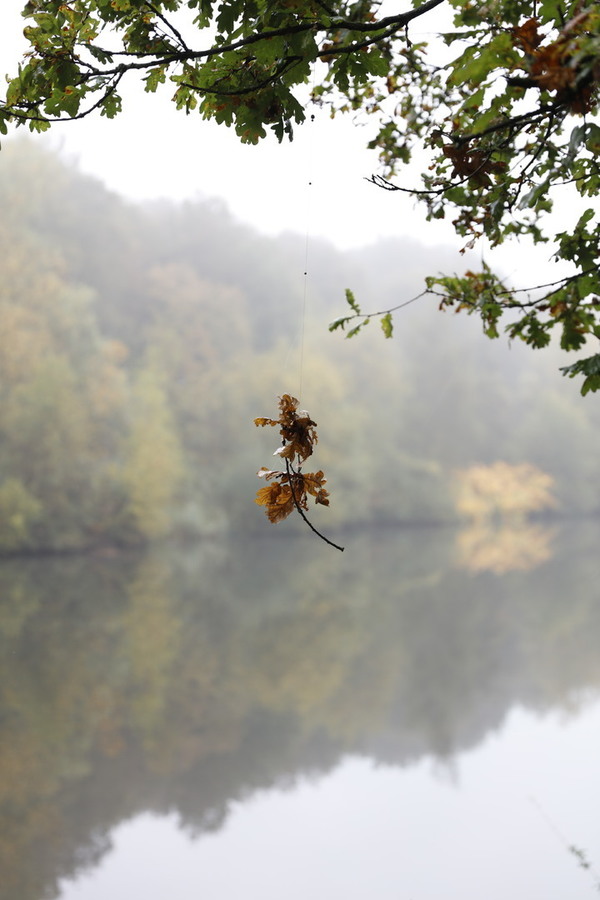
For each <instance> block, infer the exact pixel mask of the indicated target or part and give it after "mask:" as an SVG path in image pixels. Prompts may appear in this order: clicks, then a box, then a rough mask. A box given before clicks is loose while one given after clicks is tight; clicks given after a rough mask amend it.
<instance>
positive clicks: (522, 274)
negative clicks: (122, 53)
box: [0, 0, 553, 284]
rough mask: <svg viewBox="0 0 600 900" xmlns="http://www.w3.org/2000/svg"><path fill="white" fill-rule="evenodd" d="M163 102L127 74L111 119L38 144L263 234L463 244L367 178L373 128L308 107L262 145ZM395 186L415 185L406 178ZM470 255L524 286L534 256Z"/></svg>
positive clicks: (136, 190) (12, 43) (12, 57)
mask: <svg viewBox="0 0 600 900" xmlns="http://www.w3.org/2000/svg"><path fill="white" fill-rule="evenodd" d="M21 5H22V4H21V2H15V0H13V2H11V3H10V4H8V3H6V4H3V5H2V6H1V7H0V59H1V60H2V64H1V66H0V68H2V70H3V71H4V72H9V73H13V72H15V71H16V67H17V62H18V60H19V58H20V53H21V52H22V49H23V47H24V45H25V42H24V39H23V37H22V29H23V20H22V18H21V16H20V13H19V10H20V9H21ZM170 96H171V89H170V87H169V85H167V86H166V87H165V88H164V89H163V91H162V93H159V94H153V95H148V94H145V93H144V91H143V90H142V89H141V88H140V87H138V86H136V85H135V83H134V81H133V79H132V80H131V81H130V82H129V87H126V91H125V98H124V112H123V113H122V114H121V115H120V116H118V117H117V118H116V119H114V120H112V121H110V120H106V119H104V118H100V117H92V118H90V119H85V120H83V121H78V122H74V123H66V124H64V125H60V126H59V125H55V126H53V127H52V129H51V131H50V132H49V134H48V135H44V136H42V137H41V138H38V139H41V140H43V141H44V142H50V144H51V145H52V146H54V147H61V148H62V150H63V152H64V153H66V155H67V156H68V157H69V158H71V159H74V160H77V162H78V164H79V166H80V168H81V169H82V170H83V171H85V172H89V173H92V174H95V175H97V176H99V177H100V178H101V179H102V180H103V181H105V182H106V184H107V185H108V186H109V187H111V188H113V189H115V190H117V191H118V192H119V193H122V194H124V195H126V196H128V197H131V198H133V199H145V198H155V197H170V198H174V199H178V200H180V199H185V198H191V197H215V196H216V197H221V198H223V199H224V200H225V202H226V204H227V206H228V207H229V209H230V210H231V211H232V212H233V213H234V215H235V216H236V217H237V218H239V219H241V220H243V221H245V222H247V223H249V224H251V225H253V226H254V227H256V228H258V229H259V230H261V231H263V232H266V233H268V234H278V233H280V232H282V231H289V230H292V231H295V232H297V233H299V234H302V235H304V234H308V236H309V237H314V238H318V237H324V238H327V239H328V240H330V241H331V242H332V243H334V244H336V245H337V246H338V247H340V248H342V249H344V248H351V247H359V246H364V245H365V244H369V243H372V242H374V241H376V240H377V239H378V238H380V237H399V238H402V237H403V236H410V237H412V238H418V239H419V240H422V241H423V242H424V243H427V244H430V245H431V244H440V243H444V244H452V245H454V246H456V247H460V245H461V244H460V241H459V240H458V239H457V238H456V237H455V235H454V233H453V230H452V226H451V224H450V222H449V221H443V222H427V221H426V220H425V216H424V213H423V211H422V210H421V209H420V208H415V205H414V202H413V201H412V199H411V198H410V197H408V196H407V195H406V194H401V193H394V194H390V193H388V192H386V191H383V190H380V189H378V188H376V187H374V186H373V185H371V184H369V183H368V181H367V180H366V178H367V177H368V176H369V175H370V174H372V173H373V172H376V171H377V154H376V153H375V152H373V151H368V150H366V149H365V147H366V144H367V141H368V140H369V138H370V136H371V135H372V134H373V132H374V130H375V123H367V124H366V125H362V126H361V125H359V124H358V123H356V122H353V121H352V120H351V118H350V117H348V116H338V117H337V118H336V119H335V120H333V121H332V120H331V119H330V118H329V116H328V115H327V114H325V113H324V112H319V111H318V110H311V111H313V112H315V114H316V118H315V121H314V122H312V123H310V122H307V123H306V124H305V125H304V126H301V127H299V128H297V129H296V134H295V139H294V141H293V143H291V144H290V143H289V142H287V141H286V143H285V144H283V145H279V144H278V143H277V141H276V140H275V139H274V138H273V139H271V138H267V139H266V140H265V141H263V142H261V143H260V144H259V145H258V146H256V147H251V146H245V145H242V144H241V143H240V142H239V139H238V138H237V137H236V135H235V133H234V132H233V130H231V129H228V128H226V127H224V126H218V125H216V124H214V123H209V122H205V121H204V120H203V119H201V117H200V116H199V115H198V114H197V113H194V114H191V115H189V116H186V115H185V114H184V113H183V112H178V111H177V110H176V109H175V107H174V105H173V104H172V103H171V101H170ZM18 133H20V134H24V133H27V132H25V130H24V129H19V130H18ZM0 163H1V157H0ZM398 181H399V182H400V183H406V184H410V183H411V182H410V177H409V175H408V173H406V175H401V176H399V178H398ZM309 185H310V186H309ZM477 250H478V252H482V253H483V254H485V256H486V259H488V260H489V261H490V262H491V263H492V264H494V263H495V264H496V265H498V266H499V267H500V268H501V270H503V271H504V272H505V273H507V274H512V275H514V277H515V279H516V280H517V281H519V282H520V283H521V284H531V283H532V280H531V279H532V275H531V263H532V256H531V250H530V249H529V250H526V251H525V252H521V253H520V252H519V248H518V247H517V248H516V247H514V245H513V246H511V247H508V248H506V249H504V248H503V249H501V250H500V251H495V252H494V257H493V258H491V257H490V253H489V250H488V248H487V247H486V246H485V244H483V245H482V246H481V247H478V248H477ZM535 258H536V271H535V274H534V278H537V279H539V277H542V280H543V278H545V277H547V275H548V274H549V273H548V272H547V271H546V266H545V262H546V260H547V258H548V250H546V249H542V250H541V251H540V252H538V253H536V257H535ZM552 274H553V273H552ZM533 283H535V280H534V281H533Z"/></svg>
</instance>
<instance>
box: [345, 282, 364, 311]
mask: <svg viewBox="0 0 600 900" xmlns="http://www.w3.org/2000/svg"><path fill="white" fill-rule="evenodd" d="M345 293H346V303H347V304H348V306H349V307H350V309H352V310H354V312H355V313H356V315H357V316H360V314H361V312H360V306H359V305H358V303H357V302H356V298H355V296H354V294H353V293H352V291H351V290H350V288H346V291H345Z"/></svg>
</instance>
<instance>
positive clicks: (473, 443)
mask: <svg viewBox="0 0 600 900" xmlns="http://www.w3.org/2000/svg"><path fill="white" fill-rule="evenodd" d="M0 203H1V206H2V219H1V221H0V342H1V353H0V397H1V403H0V552H4V553H12V552H20V551H37V550H67V549H69V550H73V549H81V548H87V547H91V546H98V545H107V544H113V545H114V544H117V545H137V544H141V543H145V542H147V541H148V540H153V539H155V538H159V537H164V536H169V535H172V536H176V537H184V538H198V537H201V536H206V535H214V534H219V533H223V532H226V531H244V532H248V531H250V530H251V531H259V532H263V533H264V532H265V531H266V530H267V529H273V528H275V529H277V531H278V532H281V531H282V530H286V529H293V528H295V527H299V526H300V527H302V523H301V522H298V523H297V524H296V525H294V524H292V523H291V522H286V523H285V524H283V525H277V526H271V525H269V524H268V523H267V522H266V520H265V518H264V516H263V514H262V512H261V510H260V509H259V507H257V506H256V505H255V504H254V503H253V498H254V495H255V492H256V490H257V489H258V487H260V483H259V482H257V479H256V472H257V470H258V469H259V468H260V467H261V466H262V465H265V464H269V463H270V460H271V459H272V457H271V454H272V452H273V449H274V448H275V446H276V443H274V441H273V432H270V433H265V432H263V431H262V430H260V431H259V430H257V429H256V428H255V427H254V425H253V419H254V418H255V417H256V416H271V415H273V414H274V413H275V410H276V405H277V397H278V396H279V395H281V394H282V393H284V392H289V393H291V394H294V395H296V396H297V395H298V393H299V391H300V387H301V388H302V391H301V398H300V399H301V403H302V406H305V407H306V408H307V409H308V410H309V411H310V413H311V415H312V416H313V418H314V419H316V421H317V422H318V425H319V439H320V443H319V445H318V447H317V450H316V454H315V465H316V467H317V468H322V469H324V470H325V473H326V475H327V477H328V489H329V490H330V492H331V506H330V507H329V508H327V509H318V510H315V512H314V514H313V513H312V512H311V516H313V518H314V521H315V522H316V523H318V525H319V527H321V528H323V529H326V528H330V529H333V530H336V529H340V528H342V527H348V526H354V527H358V526H363V525H365V524H367V523H383V524H388V523H417V522H418V523H425V522H442V521H453V520H456V519H457V518H459V517H460V516H461V515H467V516H470V517H472V518H477V517H478V512H477V509H475V511H473V508H472V507H469V503H468V502H467V501H466V500H465V495H464V489H465V484H466V483H467V482H466V481H465V478H467V480H468V473H469V472H477V473H479V475H481V473H483V476H484V477H485V478H487V482H488V485H489V484H491V482H492V481H493V478H492V473H496V475H497V473H498V471H500V470H498V468H495V469H494V466H497V464H498V463H501V464H502V465H504V466H507V467H508V468H510V467H513V469H512V470H511V471H513V470H515V467H519V466H520V467H523V466H524V465H526V466H528V467H529V468H527V469H523V471H526V472H529V473H530V474H531V473H535V475H536V477H537V476H538V475H539V477H540V478H545V479H546V481H545V482H544V484H545V485H546V486H547V490H546V493H545V495H544V496H545V499H544V498H542V500H540V501H539V502H538V508H540V509H541V508H542V507H543V506H550V500H549V498H551V501H552V505H553V508H554V510H555V512H558V513H560V514H562V515H569V516H572V515H581V514H591V513H597V512H598V510H599V509H600V503H599V498H598V490H597V485H598V483H599V477H598V476H599V475H600V457H599V455H598V452H597V446H598V444H597V436H598V428H599V425H600V411H599V408H598V403H597V402H596V401H595V399H594V398H589V397H588V398H587V399H583V398H581V397H580V396H579V395H578V394H577V392H576V389H575V388H574V386H573V383H572V382H568V381H566V380H565V379H563V378H562V377H561V376H560V374H559V372H558V366H559V365H560V363H561V356H560V352H559V351H558V350H556V349H554V348H549V349H547V350H545V351H539V352H536V353H532V352H531V350H529V349H527V348H524V347H521V346H519V345H516V344H513V345H512V346H509V345H508V344H507V342H506V341H504V340H500V341H496V342H490V341H488V340H487V339H486V338H484V337H483V336H482V334H481V328H480V326H478V325H477V323H476V322H474V321H471V320H469V319H468V318H462V317H460V316H454V315H452V314H450V313H444V314H443V313H440V312H439V311H438V310H437V308H436V304H435V302H434V301H431V300H425V299H424V300H422V301H420V302H419V303H415V304H413V305H411V306H410V307H407V308H406V309H404V310H402V311H401V313H399V314H398V315H397V318H396V332H395V336H394V339H393V340H391V341H386V340H385V339H384V337H383V335H382V333H381V331H380V330H379V329H378V328H377V326H376V325H372V326H371V328H370V329H366V330H365V333H364V334H363V335H361V336H360V337H359V338H357V339H354V340H351V341H347V340H344V339H343V336H342V335H341V334H339V333H334V334H330V333H329V332H328V327H327V326H328V323H329V322H331V320H332V319H334V318H336V316H338V315H339V314H340V312H342V313H343V312H344V308H343V307H344V299H343V297H344V288H345V287H352V288H353V289H354V290H355V291H356V292H357V293H360V297H361V304H362V306H363V308H364V309H367V308H372V309H374V310H375V309H382V308H386V307H388V306H392V305H395V304H396V303H399V302H401V301H402V300H404V299H409V298H410V297H412V296H414V295H415V294H417V293H418V292H419V291H420V290H421V289H422V280H423V276H424V274H425V273H426V272H430V271H431V256H432V254H433V253H435V255H436V258H437V259H439V267H440V269H444V268H445V269H448V268H452V267H453V266H458V265H460V264H461V263H460V261H459V260H457V259H455V256H454V254H453V252H452V251H451V250H449V249H447V248H435V249H434V250H432V248H426V247H423V246H420V245H418V244H416V243H414V244H410V245H407V242H406V241H404V242H394V241H385V242H381V243H379V244H377V245H374V246H372V247H367V248H365V249H363V250H361V251H353V252H348V253H342V252H339V251H337V250H335V249H334V248H333V247H332V246H329V245H327V244H325V243H323V242H319V241H312V242H311V244H310V257H309V267H308V278H307V279H306V280H305V278H304V271H305V268H306V267H305V242H304V239H303V238H301V237H299V236H296V235H291V234H284V235H282V236H280V237H278V238H271V237H265V236H263V235H261V234H259V233H258V232H256V231H253V230H252V229H251V228H250V227H248V226H246V225H243V224H240V223H239V222H236V221H235V220H234V219H233V218H232V216H231V215H230V214H229V213H228V211H227V209H226V208H225V207H224V206H223V205H222V204H221V203H220V202H219V201H216V200H214V199H209V200H207V199H202V198H200V199H197V200H192V201H188V202H186V203H183V204H175V203H171V202H167V201H161V202H155V203H145V204H133V203H129V202H126V201H125V200H124V199H122V198H120V197H119V196H117V195H115V194H114V193H111V192H110V191H108V190H107V189H106V188H105V187H104V186H103V185H102V184H101V183H100V182H99V181H97V180H95V179H93V178H91V177H89V176H86V175H84V174H82V173H81V172H80V171H79V170H78V169H77V167H76V166H75V165H74V164H72V163H70V162H68V161H65V160H64V159H62V158H61V157H60V155H58V154H55V153H52V152H49V151H47V150H43V149H40V147H39V146H37V145H35V144H32V143H28V142H27V141H12V142H8V143H7V144H6V146H5V147H4V148H3V150H2V155H1V158H0ZM305 284H306V297H305V296H304V294H305ZM502 471H504V470H502ZM507 471H508V469H507ZM465 473H467V475H466V474H465ZM478 477H479V476H478ZM531 480H532V479H530V481H531ZM533 480H535V479H533ZM473 483H474V482H473V479H472V480H471V482H470V484H471V488H472V486H473ZM503 485H505V482H502V481H500V483H499V487H498V486H496V487H495V488H494V489H495V490H496V493H497V494H498V493H500V494H502V493H506V491H505V490H504V487H503ZM461 486H462V488H461ZM550 486H551V487H550ZM492 487H493V486H492ZM522 488H523V485H522V484H521V485H520V486H519V490H521V489H522ZM461 490H463V494H462V496H461ZM490 490H491V488H490ZM542 494H544V491H542ZM546 500H548V502H545V501H546ZM495 502H496V501H494V503H495ZM535 502H537V501H535V500H534V501H532V502H531V503H530V508H531V509H534V510H535V508H536V507H535ZM490 509H492V511H494V510H495V511H496V512H497V511H498V509H497V507H494V505H493V503H492V506H491V507H490ZM488 512H489V510H488ZM484 513H485V510H484ZM500 513H502V510H500ZM486 514H487V513H486Z"/></svg>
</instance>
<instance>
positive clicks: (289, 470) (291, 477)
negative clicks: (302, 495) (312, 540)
mask: <svg viewBox="0 0 600 900" xmlns="http://www.w3.org/2000/svg"><path fill="white" fill-rule="evenodd" d="M285 468H286V471H287V474H288V477H289V484H290V488H291V490H292V499H293V501H294V506H295V507H296V509H297V511H298V512H299V513H300V515H301V516H302V518H303V519H304V521H305V522H306V524H307V525H308V527H309V528H310V530H311V531H314V533H315V534H316V535H317V537H320V538H321V540H322V541H325V543H326V544H329V546H330V547H335V549H336V550H341V552H342V553H343V552H344V547H340V545H339V544H335V543H334V542H333V541H330V540H329V538H328V537H325V535H324V534H321V532H320V531H319V530H318V529H317V528H315V526H314V525H313V523H312V522H311V521H310V519H309V518H308V517H307V516H306V515H305V514H304V510H303V509H302V507H301V506H300V503H299V502H298V498H297V497H296V491H295V490H294V475H296V474H297V473H296V472H295V470H294V468H293V466H292V465H291V463H290V461H289V459H286V461H285Z"/></svg>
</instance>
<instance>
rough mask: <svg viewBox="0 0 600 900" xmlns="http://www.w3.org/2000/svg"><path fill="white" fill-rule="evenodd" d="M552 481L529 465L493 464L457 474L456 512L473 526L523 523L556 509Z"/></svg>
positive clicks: (471, 468)
mask: <svg viewBox="0 0 600 900" xmlns="http://www.w3.org/2000/svg"><path fill="white" fill-rule="evenodd" d="M553 486H554V480H553V478H552V477H551V476H550V475H548V474H546V472H542V471H540V470H539V469H537V468H536V467H535V466H532V465H530V464H528V463H522V464H520V465H510V464H509V463H506V462H495V463H493V464H492V465H489V466H471V467H470V468H468V469H465V470H464V471H462V472H458V473H457V491H456V493H457V496H456V508H457V511H458V512H459V513H460V515H462V516H468V517H469V518H470V519H473V520H474V521H475V522H485V521H488V520H490V519H494V518H501V519H522V518H524V517H525V516H527V515H528V514H530V513H535V512H541V511H542V510H544V509H548V508H550V507H553V506H555V505H556V501H555V499H554V497H553V496H552V493H551V490H552V487H553Z"/></svg>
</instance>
